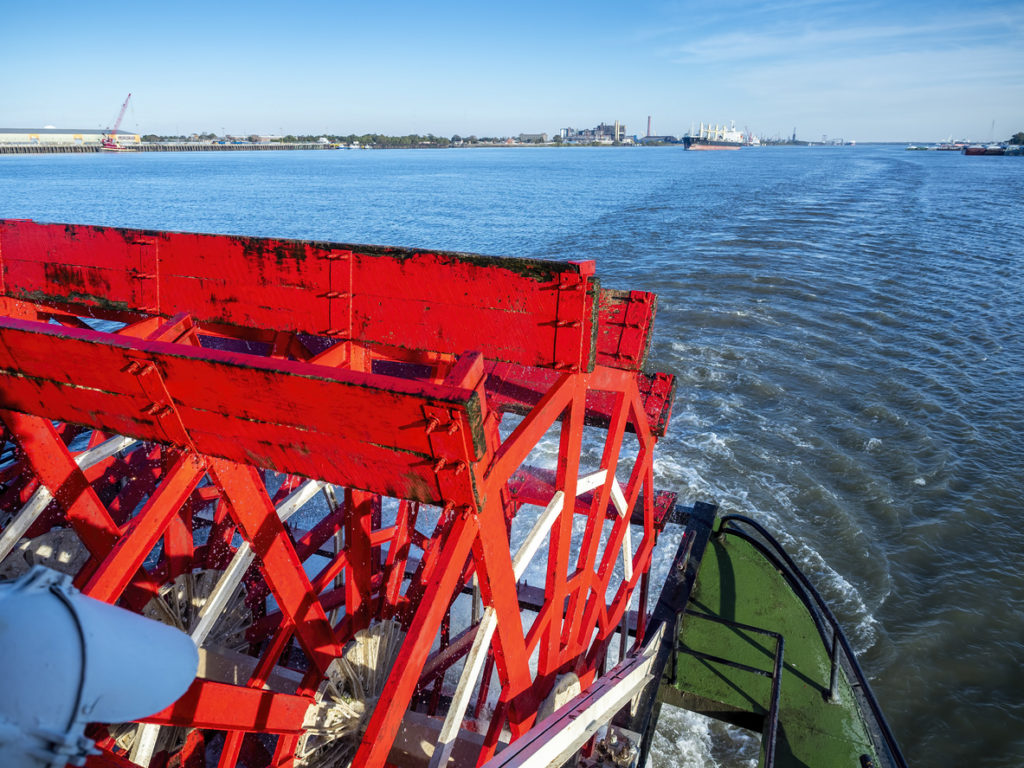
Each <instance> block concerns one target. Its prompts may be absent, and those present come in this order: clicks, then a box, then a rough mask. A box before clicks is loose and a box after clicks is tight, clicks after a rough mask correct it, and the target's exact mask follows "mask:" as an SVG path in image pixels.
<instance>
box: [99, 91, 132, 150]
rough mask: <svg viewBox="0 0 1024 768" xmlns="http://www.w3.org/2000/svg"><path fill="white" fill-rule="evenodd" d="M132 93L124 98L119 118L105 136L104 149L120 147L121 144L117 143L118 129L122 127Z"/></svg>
mask: <svg viewBox="0 0 1024 768" xmlns="http://www.w3.org/2000/svg"><path fill="white" fill-rule="evenodd" d="M131 97H132V95H131V94H130V93H129V94H128V95H127V96H126V97H125V100H124V104H122V105H121V111H120V112H119V113H118V115H117V120H116V121H114V127H113V128H112V129H111V131H110V133H109V134H107V135H106V136H104V137H103V148H104V149H120V148H121V145H120V144H118V143H117V130H118V128H120V127H121V121H122V120H124V113H125V111H126V110H127V109H128V100H129V99H131Z"/></svg>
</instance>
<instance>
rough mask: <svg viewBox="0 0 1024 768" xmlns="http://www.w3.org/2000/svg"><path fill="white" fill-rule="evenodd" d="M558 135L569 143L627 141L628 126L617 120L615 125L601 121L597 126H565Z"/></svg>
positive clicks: (613, 142)
mask: <svg viewBox="0 0 1024 768" xmlns="http://www.w3.org/2000/svg"><path fill="white" fill-rule="evenodd" d="M558 135H559V136H561V137H562V141H564V142H567V143H569V144H615V143H621V142H624V141H626V126H625V125H623V124H622V123H620V122H619V121H618V120H616V121H615V124H614V125H606V124H605V123H601V124H600V125H599V126H597V127H596V128H584V129H582V130H577V129H575V128H563V129H562V130H560V131H559V132H558Z"/></svg>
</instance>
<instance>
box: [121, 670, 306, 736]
mask: <svg viewBox="0 0 1024 768" xmlns="http://www.w3.org/2000/svg"><path fill="white" fill-rule="evenodd" d="M311 704H313V699H312V697H309V696H295V695H292V694H287V693H272V692H271V691H266V690H262V689H258V688H246V687H244V686H238V685H228V684H226V683H217V682H214V681H212V680H195V681H194V682H193V683H192V685H191V686H190V687H189V689H188V690H187V691H186V692H185V693H184V695H182V697H181V698H180V699H178V700H177V701H176V702H174V704H172V705H171V706H169V707H167V708H166V709H163V710H161V711H160V712H157V713H156V714H154V715H150V716H149V717H144V718H142V719H141V720H140V721H139V722H142V723H156V724H157V725H176V726H180V727H182V728H214V729H217V730H221V731H260V732H265V733H302V721H303V719H304V718H305V716H306V711H307V710H308V709H309V707H310V705H311Z"/></svg>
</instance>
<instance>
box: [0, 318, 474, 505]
mask: <svg viewBox="0 0 1024 768" xmlns="http://www.w3.org/2000/svg"><path fill="white" fill-rule="evenodd" d="M0 340H2V341H3V344H0V377H2V381H3V386H2V387H0V407H6V408H11V409H16V410H21V411H26V412H32V413H36V414H39V415H44V414H45V415H46V416H47V417H49V418H57V419H61V420H64V421H69V422H73V423H81V424H87V425H90V426H93V427H96V428H102V429H107V430H110V431H114V432H118V433H120V434H126V435H131V436H134V437H139V438H141V439H145V440H157V441H170V442H175V443H178V444H180V443H181V440H180V439H179V437H180V435H181V434H182V433H181V425H182V424H183V425H184V429H185V430H186V431H187V433H188V435H189V437H190V439H191V440H192V443H193V445H195V446H196V449H197V450H199V451H200V452H202V453H208V454H213V455H217V456H222V457H225V458H230V459H233V460H240V461H249V462H254V463H256V464H258V465H260V466H264V467H272V468H276V469H281V470H284V471H289V472H294V473H296V474H302V475H304V476H308V477H317V478H322V479H326V480H331V481H332V482H336V483H339V484H344V485H354V486H355V487H359V488H362V487H365V486H366V485H368V484H370V485H375V486H377V485H381V486H383V487H381V488H377V487H374V488H369V489H368V490H379V491H380V492H385V491H386V492H387V493H388V495H394V496H398V497H401V498H412V499H417V500H423V501H432V502H438V501H442V500H443V496H442V494H441V491H440V489H439V488H438V483H437V476H436V475H435V473H434V471H433V465H434V460H435V459H436V457H434V456H433V453H432V451H433V449H432V447H431V440H430V436H429V435H428V434H427V432H426V430H425V426H426V420H425V417H424V415H423V414H424V411H423V408H424V407H425V406H427V405H428V404H429V405H431V406H432V407H434V406H437V407H441V408H443V410H444V412H445V413H446V418H447V419H449V420H450V419H455V420H456V421H457V422H458V425H459V429H458V439H459V440H461V441H462V443H463V445H464V451H469V453H468V455H469V456H480V455H482V454H481V450H482V445H483V436H482V425H481V424H480V422H479V417H474V415H473V413H474V408H475V407H476V406H475V405H474V404H475V403H479V401H480V398H479V395H478V394H476V393H475V392H474V391H473V390H468V389H462V388H460V387H453V386H449V385H444V384H429V383H422V382H409V381H405V380H401V379H395V378H391V377H385V376H378V375H374V374H364V373H357V372H349V371H338V370H334V369H325V368H323V367H319V366H315V365H310V364H306V363H294V362H287V361H280V360H268V359H263V358H255V357H252V356H246V355H237V354H233V353H228V352H222V351H217V350H204V349H200V348H196V347H192V346H186V345H170V344H165V343H161V342H148V341H143V340H138V339H126V338H121V337H118V336H113V335H110V334H102V333H98V332H95V331H82V330H77V329H60V328H57V327H56V326H50V325H46V324H42V323H33V322H29V321H15V320H4V319H0ZM133 361H142V362H152V363H153V364H154V365H155V366H156V369H157V370H159V371H160V381H161V382H162V386H163V387H164V389H165V390H166V392H167V393H168V394H169V396H170V397H169V400H170V402H173V404H174V407H175V410H176V412H170V411H169V412H166V413H163V414H159V413H157V414H156V415H154V414H153V413H151V412H148V410H147V409H150V408H151V407H152V406H153V405H154V403H153V402H152V397H146V396H144V395H143V387H142V384H141V383H140V381H139V380H138V379H139V378H140V377H138V376H136V375H134V374H133V373H132V372H131V365H130V364H131V363H132V362H133ZM5 373H6V375H4V374H5ZM12 374H13V375H12ZM151 394H152V392H151ZM178 417H180V419H181V422H180V423H179V422H178V421H177V419H178ZM463 455H467V454H466V453H465V452H464V453H463ZM378 476H379V478H380V480H378ZM460 482H461V484H462V487H463V488H464V491H463V494H462V496H463V498H460V499H457V501H458V502H459V503H466V502H468V501H469V500H470V499H471V494H472V492H471V490H470V484H469V482H468V479H464V480H461V481H460ZM451 496H452V493H451V490H450V489H449V491H448V498H451Z"/></svg>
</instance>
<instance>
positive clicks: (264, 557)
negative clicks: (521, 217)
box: [0, 220, 674, 768]
mask: <svg viewBox="0 0 1024 768" xmlns="http://www.w3.org/2000/svg"><path fill="white" fill-rule="evenodd" d="M0 266H2V269H0V294H2V297H0V315H2V316H0V409H2V410H0V419H2V421H3V425H4V427H5V435H4V437H5V439H6V447H5V449H4V456H3V460H2V462H0V483H2V493H0V522H2V523H3V526H4V527H3V535H4V537H5V538H4V539H3V540H2V541H0V557H3V558H5V559H4V560H3V563H4V564H5V565H10V563H11V562H13V561H12V558H17V557H28V556H32V557H35V558H36V559H40V558H42V559H43V560H45V556H46V554H47V552H49V551H50V550H46V551H44V549H45V548H41V547H40V546H38V545H35V544H33V542H40V541H42V542H49V543H50V544H51V545H52V544H53V542H54V541H55V540H56V539H55V536H56V534H58V533H59V534H60V535H61V537H62V538H61V541H64V542H67V541H71V542H72V545H73V546H72V547H71V550H70V551H68V550H67V547H66V545H65V549H64V550H61V557H58V558H57V560H61V558H63V560H62V561H61V562H57V560H54V559H53V558H51V561H50V562H49V564H51V565H55V567H62V568H64V569H66V570H69V571H70V572H72V573H73V575H74V577H75V583H76V585H77V586H78V587H79V588H80V589H81V590H82V591H83V592H84V593H86V594H88V595H91V596H93V597H96V598H99V599H101V600H105V601H108V602H112V603H113V602H116V603H119V604H121V605H123V606H125V607H128V608H130V609H132V610H135V611H140V612H142V611H144V610H146V607H147V605H150V604H151V601H152V600H153V599H154V598H155V597H156V596H158V595H160V594H161V591H162V590H163V591H166V588H167V587H168V585H172V584H174V583H176V580H180V578H181V577H182V576H183V575H186V574H192V573H199V572H212V573H213V574H214V576H215V577H217V578H219V579H221V581H222V582H224V583H220V582H218V584H219V587H220V591H219V593H217V594H218V595H219V598H220V599H222V601H223V600H227V599H228V598H230V597H231V595H232V594H235V593H233V592H232V589H231V588H232V587H234V586H237V589H238V592H237V594H241V596H242V598H243V601H244V608H243V611H242V613H243V614H244V616H245V617H246V618H245V621H244V624H243V626H242V632H243V633H244V636H243V637H242V641H241V644H240V645H239V646H238V648H237V649H236V650H234V651H231V652H228V651H225V650H223V649H221V650H218V649H217V648H215V647H214V646H213V644H212V643H211V647H210V649H209V655H208V656H207V661H208V663H207V664H206V668H205V671H204V669H203V668H202V667H201V669H200V675H199V677H197V679H196V680H195V682H194V683H193V685H192V686H191V688H190V689H189V690H188V692H187V693H186V694H185V695H184V696H182V698H181V699H180V700H179V701H177V702H176V703H175V704H173V705H172V706H170V707H168V708H167V709H166V710H164V711H162V712H159V713H157V714H155V715H153V716H152V717H149V718H146V719H145V721H144V722H145V723H149V724H151V725H155V726H160V727H166V726H179V727H182V728H184V729H186V730H184V731H182V734H183V737H182V738H181V739H179V740H178V742H177V743H175V744H174V745H173V746H170V747H167V746H165V747H163V748H161V749H156V748H155V747H153V746H151V747H150V748H149V750H148V752H147V751H146V749H144V748H143V749H142V750H141V751H139V748H138V746H137V745H136V746H134V747H131V748H129V747H125V746H124V745H123V743H122V742H118V741H117V740H116V739H115V735H116V734H115V733H114V729H113V728H110V729H109V731H108V730H107V729H106V728H105V727H104V726H99V725H97V726H95V727H94V728H95V730H94V732H93V736H94V737H95V738H97V739H98V740H99V746H100V747H101V749H102V750H103V754H102V755H100V756H98V757H94V758H91V759H90V763H89V764H90V765H92V766H130V765H137V764H143V765H145V764H148V765H149V766H151V767H152V766H188V767H189V768H198V767H199V766H212V765H219V766H221V767H222V768H227V767H228V766H235V765H244V766H248V767H249V768H263V767H264V766H287V765H292V764H297V763H296V759H295V753H296V748H297V745H298V744H299V741H300V739H301V738H302V737H303V734H304V732H305V728H306V726H307V725H308V721H307V718H308V717H309V713H310V712H311V711H313V710H315V708H316V702H317V699H316V693H317V691H318V688H319V687H320V686H321V683H322V681H323V680H324V679H325V675H327V673H328V668H329V667H330V665H331V663H332V661H333V660H335V659H336V658H337V657H339V656H340V655H341V654H342V651H343V649H344V648H345V647H346V644H348V643H350V641H352V640H353V638H354V637H355V635H356V633H357V632H359V631H360V630H363V629H366V628H367V627H371V626H373V625H374V624H377V623H380V622H382V621H385V620H391V621H393V622H397V623H398V624H399V625H400V627H401V630H402V631H403V632H404V641H403V642H402V645H401V649H400V651H399V652H398V656H397V660H396V661H395V662H394V665H393V667H391V669H390V673H389V674H387V677H386V680H385V682H384V683H383V690H382V691H381V692H380V696H379V698H378V699H377V700H376V702H375V705H374V706H373V707H372V712H371V713H370V715H369V716H368V719H367V720H366V722H364V723H363V725H362V730H361V731H360V734H361V735H358V736H357V740H356V742H355V746H356V747H357V750H358V751H357V752H356V753H355V757H354V760H353V764H355V765H360V766H363V765H365V766H383V765H386V764H396V765H404V764H408V763H409V762H410V761H411V762H413V763H415V762H416V758H415V757H410V756H409V755H408V754H406V753H405V752H403V751H402V750H400V749H399V748H398V746H397V745H398V744H399V742H401V740H402V736H403V734H404V733H406V732H407V731H408V730H409V729H413V728H414V727H415V728H419V729H420V731H417V732H418V733H419V732H422V729H424V728H425V729H426V732H427V733H433V734H434V736H437V734H439V733H440V732H441V722H442V720H441V718H442V717H443V716H444V715H445V714H446V712H447V711H448V707H449V702H450V700H451V691H450V682H449V688H448V689H446V688H444V687H443V686H442V682H443V679H444V677H445V674H446V672H448V671H449V670H450V669H451V670H452V672H453V674H454V672H455V671H457V665H459V664H460V663H462V662H463V660H465V659H466V658H467V656H470V655H471V654H472V651H471V648H472V646H473V645H474V640H475V639H476V637H477V635H478V634H479V631H480V628H481V626H483V625H485V624H486V622H487V621H488V617H490V621H491V622H492V626H491V629H492V631H493V640H491V641H490V642H489V643H487V644H486V645H485V647H484V648H483V652H485V653H486V656H481V657H480V658H479V659H478V660H477V661H479V662H482V663H483V665H484V669H483V672H482V674H480V675H479V676H477V677H471V678H468V680H469V682H470V683H472V691H471V692H469V694H467V695H468V696H469V710H468V711H466V712H465V718H463V717H461V716H458V715H459V713H456V717H455V718H454V719H455V720H456V721H457V722H455V726H456V727H457V729H458V733H457V736H456V738H457V740H458V741H459V745H458V746H459V748H458V749H457V750H456V753H457V755H462V757H460V758H459V759H460V760H462V761H463V762H464V763H465V762H466V761H468V764H477V765H482V764H483V763H485V762H486V761H487V760H488V759H489V758H490V757H491V756H492V755H493V754H494V753H495V750H496V749H499V748H500V746H501V744H502V743H503V742H505V741H507V740H508V739H515V738H517V737H518V736H519V735H521V734H523V733H524V732H525V731H526V730H528V729H529V728H530V727H531V726H532V725H533V724H534V721H535V719H536V716H537V712H538V709H539V708H540V706H541V704H542V702H544V701H545V699H547V698H548V696H549V693H550V692H551V691H552V688H553V687H554V685H555V683H556V682H557V681H558V680H559V679H561V678H562V677H563V676H564V675H566V674H567V673H570V672H571V673H574V674H575V675H576V676H578V678H579V681H580V685H581V687H582V688H584V689H585V688H587V687H588V686H589V685H591V684H592V683H593V681H594V680H595V679H596V678H597V677H598V676H599V675H600V674H601V673H602V671H603V670H604V668H605V665H606V663H607V661H608V659H607V657H608V656H609V650H610V649H609V646H610V645H611V641H612V639H613V636H615V634H616V632H617V631H618V628H619V627H620V626H622V625H623V624H624V622H626V621H628V622H629V623H630V626H631V627H633V628H635V632H636V636H637V638H638V641H639V639H640V638H642V637H643V632H644V620H645V610H644V609H641V610H640V611H638V612H637V614H636V615H635V616H633V617H632V618H629V617H630V615H631V614H630V612H629V602H630V598H631V597H632V595H633V592H634V590H635V589H638V588H639V589H640V590H641V600H640V605H641V606H646V602H647V600H646V593H647V590H648V572H649V568H650V565H651V554H652V550H653V548H654V544H655V541H656V538H657V534H658V532H659V531H660V528H661V526H662V524H663V520H664V516H665V514H666V512H667V511H668V510H669V509H670V507H671V506H672V504H673V503H674V499H673V497H672V496H671V494H665V493H657V492H656V491H655V490H654V488H653V470H652V462H653V449H654V446H655V443H656V441H657V439H658V436H659V435H661V434H663V432H664V429H665V426H666V424H667V421H668V417H669V411H670V407H671V401H672V390H673V381H672V377H670V376H667V375H664V374H653V375H648V374H646V373H644V372H643V371H642V367H643V364H644V361H645V356H646V351H647V348H648V345H649V338H650V333H651V324H652V321H653V316H654V309H655V297H654V296H653V295H652V294H649V293H644V292H637V291H633V292H619V291H609V290H605V289H602V288H601V287H600V285H599V283H598V281H597V280H596V279H595V277H594V275H593V272H594V265H593V262H578V263H555V262H545V261H538V260H518V259H494V258H487V257H481V256H474V255H467V254H454V253H441V252H425V251H414V250H402V249H388V248H378V247H367V246H350V245H339V244H334V243H321V242H305V241H294V240H275V239H259V238H245V237H234V236H223V235H200V234H183V233H169V232H155V231H140V230H126V229H114V228H104V227H92V226H78V225H61V224H40V223H36V222H32V221H26V220H7V221H2V222H0ZM98 321H104V322H102V323H100V322H98ZM98 328H104V329H107V330H99V329H98ZM509 414H512V416H508V415H509ZM503 418H506V419H507V423H506V425H505V428H504V429H503V430H500V429H499V426H500V425H501V423H502V419H503ZM549 431H550V432H551V434H552V435H557V463H556V465H555V468H554V469H547V470H544V469H536V468H532V467H531V466H529V465H528V464H527V463H526V462H527V460H528V458H529V457H530V455H531V453H532V452H533V451H534V449H535V447H536V446H537V445H538V443H539V442H540V441H541V440H542V438H544V436H545V435H547V434H549ZM585 432H587V433H588V435H590V434H591V433H594V434H597V435H598V436H599V437H598V438H597V439H598V440H599V441H600V444H601V447H600V451H599V452H600V463H599V466H598V467H596V468H594V467H591V468H590V469H589V470H586V471H584V468H583V467H581V454H582V453H583V452H584V451H583V440H584V433H585ZM588 439H591V438H590V437H589V436H588ZM620 465H621V466H620ZM617 473H618V474H621V475H623V480H622V482H621V485H620V481H619V480H618V479H617ZM315 494H321V495H320V496H318V497H317V498H318V499H319V500H320V501H318V503H317V504H315V505H312V506H310V505H309V504H308V502H309V500H310V499H311V498H312V497H313V496H314V495H315ZM559 500H568V501H564V502H563V501H559ZM524 504H531V505H538V506H540V507H544V508H545V512H544V513H543V514H542V515H541V519H546V520H547V523H546V525H543V524H542V527H541V529H540V530H537V531H536V533H537V535H538V536H542V537H545V538H543V541H544V542H546V550H545V551H546V559H547V564H546V580H545V581H544V584H543V585H542V586H540V585H534V586H532V587H527V586H525V585H524V584H523V583H521V581H520V579H518V578H517V576H518V575H520V573H521V568H522V564H521V563H518V562H515V561H514V557H515V552H513V548H512V546H511V545H510V531H511V530H512V523H513V520H514V518H515V517H516V515H517V513H518V512H519V510H520V508H521V507H522V505H524ZM303 505H306V506H305V507H304V509H305V512H304V514H303V515H295V516H294V517H292V516H291V515H292V514H293V513H294V511H295V510H296V509H299V508H300V507H303ZM310 509H313V510H314V512H313V513H311V512H310V511H309V510H310ZM317 510H318V511H317ZM311 515H312V519H311ZM300 518H301V519H302V520H303V521H304V522H303V524H302V525H299V524H298V522H296V521H298V520H299V519H300ZM574 518H577V519H578V518H585V520H586V528H585V532H584V533H583V535H582V537H579V536H577V539H576V540H575V542H574V540H573V535H572V532H573V521H574ZM606 521H607V522H606ZM631 526H632V535H633V537H635V538H634V539H633V541H632V542H631V540H630V530H631ZM547 528H549V529H550V532H549V533H545V531H546V530H547ZM47 537H49V538H47ZM624 542H625V545H624ZM26 547H27V548H28V549H26ZM33 547H34V548H33ZM51 549H52V547H51ZM25 552H28V553H29V555H26V554H25ZM624 553H626V554H624ZM51 554H52V553H51ZM620 557H621V558H623V559H622V561H621V566H619V567H616V563H617V561H619V558H620ZM232 579H233V581H232ZM475 589H477V590H478V594H479V597H480V599H481V600H482V605H483V606H484V607H485V611H484V615H483V616H481V615H480V613H479V612H477V611H474V615H473V621H472V622H471V623H470V625H469V626H468V627H467V628H465V629H463V630H461V631H458V632H454V633H453V629H452V607H453V605H454V603H455V601H456V600H457V599H458V598H459V597H460V595H469V594H472V593H473V592H474V590H475ZM210 599H211V600H213V598H212V597H211V598H210ZM463 599H468V598H463ZM524 609H528V610H527V611H526V612H524ZM209 612H210V613H211V616H209V617H207V618H208V619H212V620H213V621H216V620H217V618H218V617H217V615H216V613H215V611H214V609H213V608H210V609H209ZM195 618H197V617H195V616H193V619H195ZM185 629H186V630H189V627H185ZM209 630H210V627H209V625H207V626H206V627H205V629H204V631H205V632H207V633H209ZM208 636H209V635H204V634H203V632H199V634H198V635H197V634H195V633H194V637H196V638H197V642H199V643H200V644H203V643H204V642H205V640H204V638H205V637H208ZM478 644H479V643H478ZM531 657H532V663H531ZM211 660H212V661H211ZM213 661H215V662H217V663H213ZM612 661H614V660H612ZM467 665H468V662H467ZM494 669H496V670H497V678H496V679H497V681H498V683H499V685H500V691H495V690H489V686H490V687H493V686H491V685H490V681H491V680H492V677H494V675H493V672H492V670H494ZM225 670H226V671H225ZM384 671H385V672H387V670H384ZM450 680H451V677H449V681H450ZM126 682H130V681H126ZM488 701H490V702H491V703H490V704H488ZM474 728H476V729H478V731H479V732H477V733H473V730H474ZM144 730H145V729H142V728H139V730H138V733H139V734H142V733H143V731H144ZM159 730H160V729H159V728H152V727H151V728H149V729H148V732H149V733H150V734H153V733H155V732H157V731H159ZM428 741H429V739H428ZM467 749H468V754H469V757H468V758H467V757H465V755H466V754H467V752H466V750H467ZM460 750H461V751H460ZM140 755H144V756H140ZM403 755H404V756H403ZM133 756H134V759H133ZM423 759H424V758H423V757H422V756H421V757H420V760H421V762H422V760H423ZM136 760H138V761H139V762H136ZM435 762H436V759H435Z"/></svg>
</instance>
